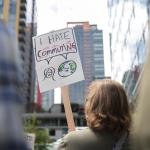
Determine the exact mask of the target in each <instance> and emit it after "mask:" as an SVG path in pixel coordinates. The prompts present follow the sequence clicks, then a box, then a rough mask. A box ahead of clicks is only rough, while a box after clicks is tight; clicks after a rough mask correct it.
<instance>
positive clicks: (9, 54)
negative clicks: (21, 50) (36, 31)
mask: <svg viewBox="0 0 150 150" xmlns="http://www.w3.org/2000/svg"><path fill="white" fill-rule="evenodd" d="M20 65H21V62H20V61H19V57H18V49H17V41H16V38H15V35H12V32H10V31H9V30H8V28H7V27H6V25H5V24H4V22H3V21H2V20H0V150H26V145H25V141H24V135H23V127H22V119H21V111H22V104H23V100H22V95H21V91H20V89H21V86H22V85H21V84H22V81H21V70H20V69H21V68H20Z"/></svg>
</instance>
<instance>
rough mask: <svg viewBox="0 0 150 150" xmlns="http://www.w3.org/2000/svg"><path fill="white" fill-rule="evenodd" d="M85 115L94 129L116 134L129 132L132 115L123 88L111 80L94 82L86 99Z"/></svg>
mask: <svg viewBox="0 0 150 150" xmlns="http://www.w3.org/2000/svg"><path fill="white" fill-rule="evenodd" d="M85 115H86V120H87V124H88V126H89V127H90V128H92V129H95V130H99V131H100V130H107V131H111V132H115V133H120V132H121V131H123V130H128V129H129V127H130V123H131V115H130V111H129V104H128V100H127V96H126V93H125V90H124V88H123V86H122V85H121V84H119V83H118V82H116V81H113V80H110V79H104V80H97V81H94V82H92V83H91V85H90V86H89V91H88V95H87V98H86V103H85Z"/></svg>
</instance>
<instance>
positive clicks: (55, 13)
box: [37, 0, 107, 34]
mask: <svg viewBox="0 0 150 150" xmlns="http://www.w3.org/2000/svg"><path fill="white" fill-rule="evenodd" d="M37 21H38V34H42V33H45V32H49V31H50V30H56V29H60V28H64V27H66V22H68V21H89V22H90V24H97V25H98V26H99V28H102V27H104V26H106V23H107V0H37Z"/></svg>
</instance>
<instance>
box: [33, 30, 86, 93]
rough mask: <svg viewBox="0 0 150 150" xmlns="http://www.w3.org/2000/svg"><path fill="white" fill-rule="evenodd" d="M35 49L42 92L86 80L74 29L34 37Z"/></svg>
mask: <svg viewBox="0 0 150 150" xmlns="http://www.w3.org/2000/svg"><path fill="white" fill-rule="evenodd" d="M33 48H34V56H35V64H36V71H37V76H38V81H39V86H40V91H41V92H45V91H48V90H50V89H54V88H56V87H61V86H64V85H69V84H72V83H75V82H78V81H81V80H84V75H83V70H82V65H81V61H80V57H79V52H78V47H77V43H76V39H75V34H74V31H73V29H72V28H65V29H62V30H57V31H52V32H49V33H46V34H43V35H40V36H35V37H33Z"/></svg>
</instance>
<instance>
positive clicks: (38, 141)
mask: <svg viewBox="0 0 150 150" xmlns="http://www.w3.org/2000/svg"><path fill="white" fill-rule="evenodd" d="M39 125H40V121H38V120H37V119H36V117H35V116H33V117H32V118H31V119H28V120H25V121H24V130H25V132H26V133H34V134H35V150H48V148H47V145H48V143H51V140H50V138H49V135H48V132H47V131H46V130H45V129H43V128H39V127H38V126H39Z"/></svg>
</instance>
